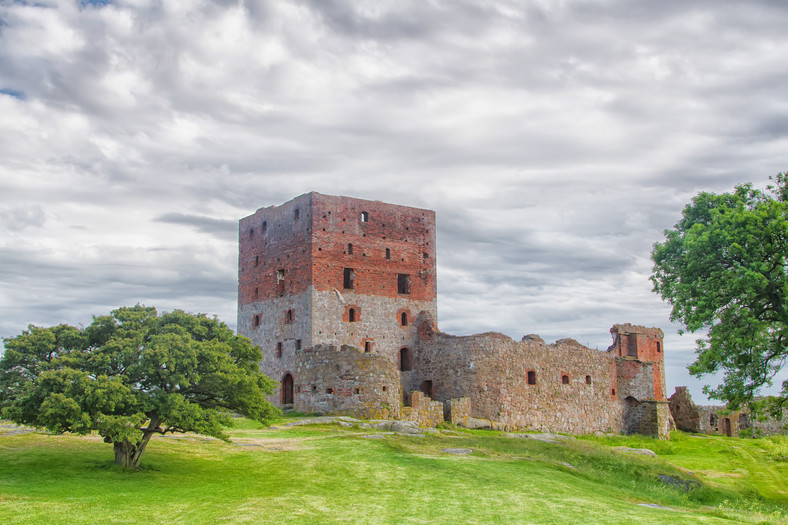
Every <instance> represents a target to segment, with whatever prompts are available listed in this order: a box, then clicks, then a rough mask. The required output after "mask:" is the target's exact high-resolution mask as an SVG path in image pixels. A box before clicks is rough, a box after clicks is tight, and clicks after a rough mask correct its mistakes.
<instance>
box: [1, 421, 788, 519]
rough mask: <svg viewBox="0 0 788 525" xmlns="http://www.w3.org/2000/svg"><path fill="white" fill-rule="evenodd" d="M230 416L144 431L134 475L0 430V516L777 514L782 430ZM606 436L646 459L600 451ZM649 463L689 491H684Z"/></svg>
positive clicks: (78, 441)
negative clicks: (418, 429)
mask: <svg viewBox="0 0 788 525" xmlns="http://www.w3.org/2000/svg"><path fill="white" fill-rule="evenodd" d="M239 423H240V425H239V426H238V427H237V428H235V429H233V430H232V432H231V433H232V435H233V442H234V443H233V444H226V443H223V442H220V441H216V440H208V439H204V438H201V437H199V436H191V435H189V436H186V437H184V438H181V439H162V438H154V439H153V440H152V441H151V444H150V445H149V447H148V451H147V452H146V455H145V456H144V457H143V460H142V464H143V466H144V469H143V470H140V471H136V472H126V471H122V470H119V469H116V468H115V467H113V466H112V465H111V463H112V457H113V456H112V447H111V446H110V445H107V444H105V443H102V442H101V440H100V438H97V437H74V436H51V435H46V434H38V433H31V434H24V435H13V436H11V435H9V436H3V435H0V522H2V523H3V524H6V523H25V524H30V523H47V524H49V523H86V524H88V523H89V524H91V525H93V524H96V523H145V524H157V523H167V524H172V523H190V524H191V523H282V522H286V523H556V524H559V523H560V524H566V523H628V522H638V523H737V522H741V523H788V520H786V516H788V500H786V492H785V490H786V486H788V469H787V468H786V467H788V459H786V457H785V456H786V454H784V452H785V447H788V439H786V438H784V437H781V438H770V439H758V440H743V439H729V438H727V439H726V438H722V437H709V438H705V437H704V438H698V437H691V436H686V435H684V434H676V436H675V438H674V440H673V441H671V442H669V443H661V442H657V441H654V440H649V439H648V438H632V437H626V438H621V437H612V438H589V439H577V440H570V441H566V442H561V443H558V444H553V443H542V442H538V441H534V440H525V439H516V438H510V437H504V436H502V435H501V433H498V432H482V431H477V432H463V433H444V434H441V435H439V436H426V437H418V436H417V437H410V436H399V435H385V436H384V438H383V439H370V438H365V437H363V436H365V435H369V434H371V433H374V431H368V430H366V431H365V430H360V429H352V428H351V429H343V428H339V427H336V426H333V425H320V426H311V425H310V426H300V427H282V426H279V427H277V428H269V429H261V428H258V426H257V424H256V423H254V422H249V421H245V420H241V421H240V422H239ZM618 445H625V446H638V447H643V448H651V449H652V450H655V451H656V452H657V453H658V454H659V457H658V458H651V457H642V456H636V455H631V454H622V453H617V452H613V451H612V450H611V446H618ZM445 448H470V449H472V450H473V453H472V454H469V455H454V454H448V453H446V452H442V451H441V449H445ZM687 470H689V471H692V473H688V471H687ZM658 474H666V475H670V476H673V477H675V478H680V479H685V480H698V481H700V482H702V484H703V486H702V487H701V488H699V489H696V490H692V491H690V492H684V491H683V490H681V489H678V488H674V487H670V486H666V485H665V484H664V483H662V482H660V481H659V479H658V478H657V475H658ZM640 503H651V504H658V505H662V506H665V507H670V509H663V508H650V507H644V506H640V505H639V504H640Z"/></svg>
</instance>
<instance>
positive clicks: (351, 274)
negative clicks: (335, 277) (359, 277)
mask: <svg viewBox="0 0 788 525" xmlns="http://www.w3.org/2000/svg"><path fill="white" fill-rule="evenodd" d="M355 280H356V271H355V270H354V269H353V268H345V274H344V279H343V284H342V287H343V288H344V289H345V290H352V289H353V288H355V286H354V285H355Z"/></svg>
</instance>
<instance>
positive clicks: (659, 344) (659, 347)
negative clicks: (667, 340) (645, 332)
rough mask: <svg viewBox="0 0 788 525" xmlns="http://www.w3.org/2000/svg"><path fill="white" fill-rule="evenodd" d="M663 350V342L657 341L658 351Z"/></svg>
mask: <svg viewBox="0 0 788 525" xmlns="http://www.w3.org/2000/svg"><path fill="white" fill-rule="evenodd" d="M661 351H662V343H660V342H659V341H657V353H660V352H661Z"/></svg>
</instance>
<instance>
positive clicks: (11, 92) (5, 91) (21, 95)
mask: <svg viewBox="0 0 788 525" xmlns="http://www.w3.org/2000/svg"><path fill="white" fill-rule="evenodd" d="M0 95H8V96H9V97H14V98H18V99H19V100H25V99H26V98H27V95H25V92H24V91H17V90H16V89H10V88H0Z"/></svg>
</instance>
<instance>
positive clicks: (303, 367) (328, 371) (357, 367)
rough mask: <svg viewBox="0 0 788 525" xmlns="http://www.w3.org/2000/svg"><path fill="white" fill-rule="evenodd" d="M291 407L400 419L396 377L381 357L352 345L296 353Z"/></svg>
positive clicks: (312, 410) (394, 367) (302, 409)
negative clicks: (293, 394) (293, 397)
mask: <svg viewBox="0 0 788 525" xmlns="http://www.w3.org/2000/svg"><path fill="white" fill-rule="evenodd" d="M293 377H294V380H295V399H294V407H293V408H294V409H295V410H298V411H301V412H307V413H311V412H319V413H322V414H344V415H349V416H353V417H359V418H366V419H380V418H395V419H396V418H399V417H400V397H401V393H400V387H399V376H398V373H397V369H396V366H395V364H394V363H392V362H391V360H390V359H386V358H385V357H384V356H381V355H378V354H374V353H364V352H363V351H362V350H360V349H358V348H355V347H352V346H340V347H336V346H332V345H317V346H315V347H312V348H307V349H303V350H301V351H298V352H296V353H295V366H294V373H293Z"/></svg>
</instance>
